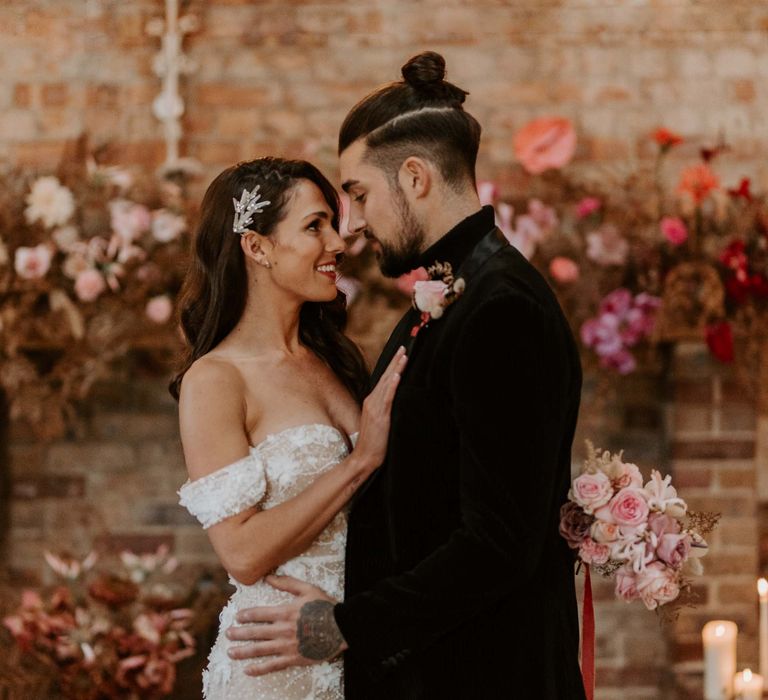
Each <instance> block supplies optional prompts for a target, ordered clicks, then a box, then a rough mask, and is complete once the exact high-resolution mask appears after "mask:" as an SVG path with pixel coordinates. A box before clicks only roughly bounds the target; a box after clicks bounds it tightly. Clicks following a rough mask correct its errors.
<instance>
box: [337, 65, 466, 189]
mask: <svg viewBox="0 0 768 700" xmlns="http://www.w3.org/2000/svg"><path fill="white" fill-rule="evenodd" d="M401 70H402V76H403V79H402V80H399V81H396V82H393V83H390V84H388V85H384V86H383V87H380V88H378V89H377V90H375V91H374V92H372V93H371V94H370V95H368V96H367V97H364V98H363V99H362V100H361V101H360V102H358V103H357V104H356V105H355V106H354V107H353V108H352V110H351V111H350V112H349V114H348V115H347V117H346V119H345V120H344V123H343V124H342V126H341V131H340V132H339V154H341V153H342V152H343V151H344V150H346V149H347V148H348V147H349V146H350V145H352V144H353V143H354V142H355V141H357V140H359V139H364V140H365V144H366V146H367V152H366V158H367V159H368V160H370V161H372V162H373V163H374V164H376V165H377V166H378V167H380V168H381V169H382V170H384V171H385V172H386V173H387V175H388V176H389V177H390V178H391V179H392V180H393V181H396V180H397V172H398V170H399V169H400V165H401V164H402V162H403V161H404V160H405V159H406V158H408V157H409V156H418V157H421V158H424V159H425V160H429V161H430V162H432V163H434V164H435V165H436V166H437V168H438V170H439V171H440V174H441V175H442V177H443V179H444V180H445V181H446V182H447V183H448V184H449V185H451V186H452V187H454V188H455V189H457V190H461V189H462V188H464V187H465V186H466V185H467V184H468V183H471V184H472V185H474V183H475V163H476V161H477V150H478V147H479V145H480V131H481V129H480V124H478V122H477V120H476V119H475V118H474V117H473V116H472V115H471V114H469V113H468V112H466V111H465V110H464V108H463V106H462V105H463V103H464V100H465V98H466V96H467V95H468V94H469V93H468V92H466V91H465V90H462V89H461V88H460V87H457V86H456V85H454V84H453V83H449V82H448V81H446V80H445V59H444V58H443V57H442V56H441V55H440V54H438V53H435V52H434V51H425V52H424V53H420V54H418V55H417V56H414V57H413V58H411V59H410V60H408V61H407V62H406V64H405V65H404V66H403V67H402V69H401Z"/></svg>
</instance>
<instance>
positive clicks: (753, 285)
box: [749, 272, 768, 299]
mask: <svg viewBox="0 0 768 700" xmlns="http://www.w3.org/2000/svg"><path fill="white" fill-rule="evenodd" d="M749 287H750V289H751V290H752V294H753V295H754V296H756V297H757V298H758V299H768V277H766V276H765V275H761V274H759V273H757V272H756V273H755V274H754V275H752V276H751V277H750V278H749Z"/></svg>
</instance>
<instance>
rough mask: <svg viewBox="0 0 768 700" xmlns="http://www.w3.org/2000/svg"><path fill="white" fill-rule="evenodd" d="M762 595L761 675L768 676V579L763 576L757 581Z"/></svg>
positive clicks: (758, 591) (758, 590)
mask: <svg viewBox="0 0 768 700" xmlns="http://www.w3.org/2000/svg"><path fill="white" fill-rule="evenodd" d="M757 593H758V595H759V596H760V675H761V676H762V677H763V678H768V581H766V580H765V579H764V578H761V579H760V580H759V581H758V582H757Z"/></svg>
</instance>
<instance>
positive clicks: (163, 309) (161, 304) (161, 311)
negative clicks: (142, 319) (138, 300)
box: [146, 294, 173, 324]
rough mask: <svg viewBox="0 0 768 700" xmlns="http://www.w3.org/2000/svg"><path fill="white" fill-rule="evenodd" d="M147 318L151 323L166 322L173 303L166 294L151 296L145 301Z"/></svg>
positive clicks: (171, 312)
mask: <svg viewBox="0 0 768 700" xmlns="http://www.w3.org/2000/svg"><path fill="white" fill-rule="evenodd" d="M146 314H147V318H148V319H149V320H150V321H152V322H153V323H158V324H163V323H167V322H168V320H169V319H170V318H171V315H172V314H173V303H172V302H171V299H170V297H169V296H168V295H167V294H161V295H160V296H156V297H152V298H151V299H150V300H149V301H148V302H147V308H146Z"/></svg>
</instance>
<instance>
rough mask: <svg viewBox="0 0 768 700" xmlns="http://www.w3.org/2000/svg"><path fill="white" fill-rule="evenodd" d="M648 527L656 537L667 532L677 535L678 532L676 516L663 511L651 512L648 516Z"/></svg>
mask: <svg viewBox="0 0 768 700" xmlns="http://www.w3.org/2000/svg"><path fill="white" fill-rule="evenodd" d="M648 529H649V530H650V531H651V532H652V533H653V534H654V535H656V537H661V536H662V535H668V534H672V535H677V534H678V533H679V532H680V522H679V521H678V520H677V518H673V517H672V516H671V515H666V514H665V513H651V514H650V515H649V516H648Z"/></svg>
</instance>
